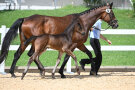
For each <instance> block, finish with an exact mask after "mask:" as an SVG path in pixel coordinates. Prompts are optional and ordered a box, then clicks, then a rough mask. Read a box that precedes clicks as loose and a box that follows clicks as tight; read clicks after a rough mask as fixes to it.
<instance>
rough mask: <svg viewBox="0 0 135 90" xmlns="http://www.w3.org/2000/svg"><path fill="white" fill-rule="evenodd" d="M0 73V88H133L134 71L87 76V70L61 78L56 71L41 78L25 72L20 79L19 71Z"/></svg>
mask: <svg viewBox="0 0 135 90" xmlns="http://www.w3.org/2000/svg"><path fill="white" fill-rule="evenodd" d="M15 74H16V75H17V78H11V77H10V74H7V75H0V90H135V72H99V74H100V75H99V76H89V73H88V72H85V73H84V72H82V73H81V75H80V76H78V75H77V73H74V74H66V75H67V78H66V79H61V78H60V75H59V74H58V73H56V75H55V76H56V79H52V78H51V73H46V77H45V78H43V79H41V77H40V75H39V74H38V73H27V75H26V76H25V77H24V80H21V75H22V74H21V73H15Z"/></svg>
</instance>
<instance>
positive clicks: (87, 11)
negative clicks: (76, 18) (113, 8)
mask: <svg viewBox="0 0 135 90" xmlns="http://www.w3.org/2000/svg"><path fill="white" fill-rule="evenodd" d="M104 6H107V4H103V5H99V6H94V7H92V8H90V9H88V10H85V11H83V12H81V13H79V14H80V15H83V14H86V13H90V12H91V11H93V10H96V9H98V8H101V7H104Z"/></svg>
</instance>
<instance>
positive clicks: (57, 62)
mask: <svg viewBox="0 0 135 90" xmlns="http://www.w3.org/2000/svg"><path fill="white" fill-rule="evenodd" d="M62 54H63V52H60V51H59V55H58V59H57V61H56V65H55V67H54V69H53V71H52V78H55V76H54V75H55V71H56V68H57V66H58V65H59V63H60V60H61V57H62Z"/></svg>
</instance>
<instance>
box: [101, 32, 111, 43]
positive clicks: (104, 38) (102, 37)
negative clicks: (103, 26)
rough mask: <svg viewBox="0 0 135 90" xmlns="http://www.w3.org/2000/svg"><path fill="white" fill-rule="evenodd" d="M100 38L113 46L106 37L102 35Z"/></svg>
mask: <svg viewBox="0 0 135 90" xmlns="http://www.w3.org/2000/svg"><path fill="white" fill-rule="evenodd" d="M100 38H101V39H103V40H105V41H107V42H108V43H109V44H112V42H111V41H110V40H108V39H107V38H106V37H104V36H103V35H102V34H100Z"/></svg>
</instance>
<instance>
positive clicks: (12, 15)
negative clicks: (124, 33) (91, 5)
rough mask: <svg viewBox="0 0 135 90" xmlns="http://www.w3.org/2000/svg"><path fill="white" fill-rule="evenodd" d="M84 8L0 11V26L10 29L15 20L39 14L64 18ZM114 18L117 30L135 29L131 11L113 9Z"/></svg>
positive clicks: (105, 25)
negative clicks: (117, 25) (117, 23)
mask: <svg viewBox="0 0 135 90" xmlns="http://www.w3.org/2000/svg"><path fill="white" fill-rule="evenodd" d="M87 9H88V8H86V7H85V6H70V5H69V6H66V7H64V8H61V9H56V10H15V11H0V17H1V20H0V26H1V25H6V26H7V27H10V26H11V25H12V24H13V22H14V21H15V20H17V19H18V18H22V17H28V16H31V15H33V14H41V15H48V16H65V15H68V14H73V13H80V12H82V11H84V10H87ZM113 11H114V13H115V16H116V18H117V19H118V21H119V28H123V29H135V25H134V24H135V17H133V11H132V10H119V9H113ZM102 27H103V28H106V27H107V24H106V23H104V22H103V24H102Z"/></svg>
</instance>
